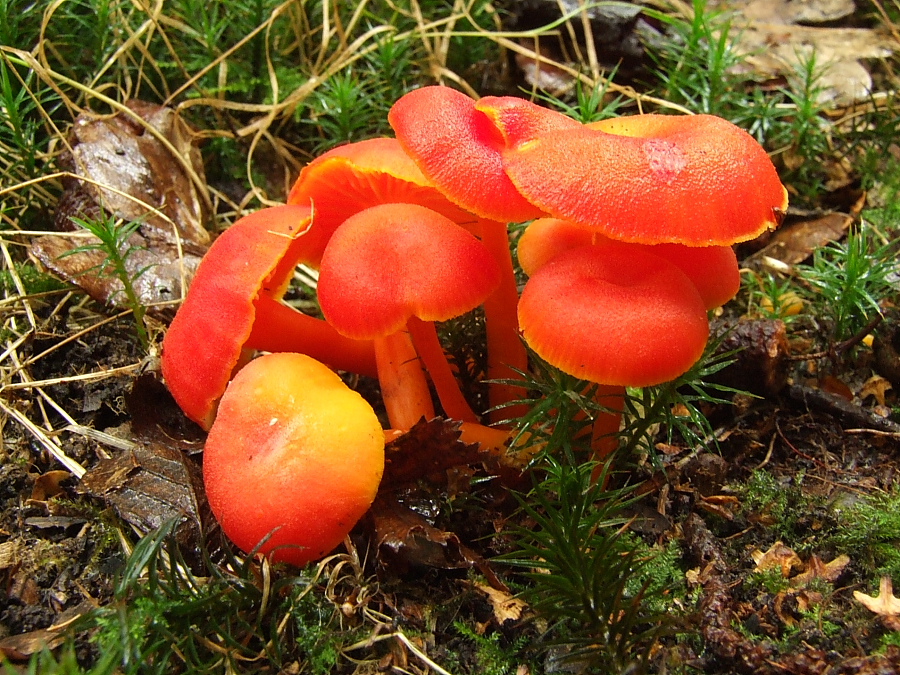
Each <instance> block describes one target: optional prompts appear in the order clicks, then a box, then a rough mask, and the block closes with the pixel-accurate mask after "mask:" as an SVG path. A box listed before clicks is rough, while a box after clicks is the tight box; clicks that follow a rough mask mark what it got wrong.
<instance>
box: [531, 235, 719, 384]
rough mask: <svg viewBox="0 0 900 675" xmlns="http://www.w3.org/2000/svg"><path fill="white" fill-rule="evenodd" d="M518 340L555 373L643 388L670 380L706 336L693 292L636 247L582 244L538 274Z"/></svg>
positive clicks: (705, 324)
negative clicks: (522, 341)
mask: <svg viewBox="0 0 900 675" xmlns="http://www.w3.org/2000/svg"><path fill="white" fill-rule="evenodd" d="M519 325H520V326H521V329H522V334H523V336H524V338H525V341H526V342H527V343H528V344H529V345H530V346H531V348H532V349H534V351H535V352H537V354H538V355H539V356H540V357H541V358H543V359H544V360H546V361H547V362H548V363H550V364H552V365H554V366H556V367H557V368H559V369H560V370H562V371H564V372H566V373H569V374H570V375H574V376H575V377H579V378H581V379H584V380H590V381H591V382H599V383H602V384H610V385H621V386H631V387H644V386H650V385H654V384H660V383H662V382H667V381H669V380H672V379H674V378H676V377H678V376H679V375H681V374H682V373H684V372H685V371H687V370H688V369H689V368H690V367H691V365H693V364H694V363H695V362H696V361H697V360H698V359H699V358H700V356H701V355H702V354H703V349H704V347H705V345H706V340H707V337H708V335H709V324H708V322H707V319H706V308H705V306H704V304H703V300H702V299H701V298H700V295H699V293H698V292H697V289H696V288H695V287H694V285H693V284H692V283H691V282H690V280H689V279H688V278H687V277H686V276H685V275H684V273H682V272H681V270H679V269H678V268H677V267H675V266H674V265H673V264H671V263H669V262H667V261H665V260H663V259H662V258H660V257H658V256H655V255H653V254H651V253H648V252H646V251H641V250H627V249H625V248H622V247H620V246H604V245H595V246H582V247H580V248H575V249H571V250H569V251H566V252H564V253H562V254H560V255H559V256H557V257H556V258H554V259H553V260H552V261H551V262H549V263H547V264H546V265H544V266H543V267H541V268H540V269H538V270H537V272H535V274H534V275H533V276H532V277H531V278H530V279H529V280H528V283H527V284H526V285H525V289H524V291H523V292H522V298H521V300H520V302H519Z"/></svg>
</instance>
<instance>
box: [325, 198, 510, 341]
mask: <svg viewBox="0 0 900 675" xmlns="http://www.w3.org/2000/svg"><path fill="white" fill-rule="evenodd" d="M499 282H500V272H499V270H498V267H497V264H496V262H495V261H494V259H493V258H492V257H491V255H490V252H489V251H488V250H487V249H486V248H485V247H484V245H483V244H482V243H481V242H480V241H478V239H476V238H475V237H474V236H473V235H472V234H471V233H469V232H467V231H466V230H464V229H463V228H461V227H459V226H458V225H456V224H455V223H454V222H453V221H451V220H449V219H448V218H445V217H444V216H442V215H440V214H439V213H436V212H434V211H431V210H430V209H427V208H425V207H423V206H418V205H416V204H384V205H381V206H374V207H372V208H369V209H366V210H365V211H361V212H360V213H358V214H356V215H355V216H352V217H350V218H348V219H347V221H346V222H344V224H343V225H341V226H340V227H339V228H338V229H337V230H336V231H335V233H334V236H332V238H331V241H330V242H329V244H328V248H326V249H325V255H324V256H323V257H322V267H321V270H320V273H319V285H318V293H319V304H320V305H321V307H322V313H323V314H324V315H325V318H326V319H327V320H328V322H329V323H330V324H331V325H333V326H334V327H335V328H336V329H337V331H338V332H339V333H341V334H343V335H346V336H347V337H351V338H355V339H374V338H377V337H381V336H385V335H389V334H391V333H395V332H397V331H399V330H401V329H402V328H403V327H404V326H405V325H406V323H407V321H408V319H409V318H410V317H411V316H416V317H418V318H419V319H422V320H424V321H446V320H448V319H451V318H453V317H456V316H459V315H461V314H464V313H465V312H468V311H470V310H472V309H474V308H475V307H477V306H478V305H480V304H481V303H482V302H484V300H485V298H487V296H488V295H490V293H491V292H492V291H493V290H494V289H495V288H496V287H497V284H498V283H499Z"/></svg>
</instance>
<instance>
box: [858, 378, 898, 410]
mask: <svg viewBox="0 0 900 675" xmlns="http://www.w3.org/2000/svg"><path fill="white" fill-rule="evenodd" d="M890 389H893V386H892V385H891V383H890V381H888V380H886V379H885V378H883V377H881V375H873V376H872V377H870V378H869V379H868V380H866V381H865V383H864V384H863V386H862V389H860V390H859V397H860V398H861V399H862V400H866V398H868V397H869V396H874V397H875V400H876V401H878V405H885V402H884V394H885V392H887V391H888V390H890Z"/></svg>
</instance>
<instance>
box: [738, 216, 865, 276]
mask: <svg viewBox="0 0 900 675" xmlns="http://www.w3.org/2000/svg"><path fill="white" fill-rule="evenodd" d="M852 222H853V218H852V217H851V216H849V215H847V214H846V213H829V214H827V215H824V216H822V217H821V218H815V219H814V220H804V221H802V222H798V223H793V224H791V225H788V226H786V227H782V228H781V229H779V230H777V231H776V232H775V233H774V234H772V236H771V238H770V239H769V243H768V244H766V246H765V248H763V249H761V250H760V251H758V252H756V253H755V254H753V260H765V259H766V258H774V259H775V260H778V261H780V262H782V263H785V264H786V265H796V264H797V263H801V262H803V261H804V260H806V259H807V258H809V257H810V256H811V255H812V254H813V253H814V252H815V251H816V250H818V249H820V248H822V247H823V246H825V245H826V244H829V243H831V242H833V241H838V240H839V239H841V238H842V237H843V236H844V234H845V233H846V232H847V230H848V229H849V227H850V225H851V223H852Z"/></svg>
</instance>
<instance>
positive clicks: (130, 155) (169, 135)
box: [72, 99, 210, 246]
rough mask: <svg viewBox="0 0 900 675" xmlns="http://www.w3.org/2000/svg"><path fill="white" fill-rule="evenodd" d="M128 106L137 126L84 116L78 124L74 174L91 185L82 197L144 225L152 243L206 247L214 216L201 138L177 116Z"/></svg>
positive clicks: (119, 117) (122, 118) (120, 118)
mask: <svg viewBox="0 0 900 675" xmlns="http://www.w3.org/2000/svg"><path fill="white" fill-rule="evenodd" d="M125 105H126V107H127V108H128V109H129V110H131V111H132V112H133V113H135V115H136V117H137V118H138V119H135V118H134V117H131V116H129V115H127V114H125V113H118V114H115V115H112V116H108V115H91V114H89V113H85V114H82V115H81V116H80V117H78V119H76V120H75V124H74V126H73V129H72V134H73V136H74V138H73V140H72V164H73V172H74V173H76V174H78V175H79V176H83V177H85V178H88V179H90V180H91V181H93V183H84V184H83V189H84V190H86V191H87V192H88V194H90V196H91V197H92V198H93V200H94V202H96V203H97V204H98V205H101V206H102V207H103V209H104V210H105V211H106V212H107V213H112V214H114V215H116V216H117V217H119V218H122V219H124V220H126V221H134V220H140V221H141V233H142V234H143V235H144V237H145V238H146V239H148V240H155V241H165V242H169V243H170V244H175V243H176V241H177V240H179V239H180V240H181V241H183V242H185V243H186V244H192V245H197V246H205V245H207V244H208V243H209V233H208V232H207V231H206V229H205V228H204V224H205V223H206V221H207V219H208V218H209V215H210V214H209V212H208V205H207V203H206V201H205V199H204V196H203V190H205V185H204V184H203V183H204V175H203V159H202V157H201V156H200V151H199V150H198V148H197V146H196V144H195V143H194V138H195V136H196V135H195V133H194V132H193V130H192V129H191V128H190V127H189V126H188V125H187V123H185V122H184V121H183V120H182V119H181V117H180V116H179V115H178V113H177V112H175V110H173V109H172V108H167V107H165V106H160V105H157V104H155V103H147V102H146V101H139V100H134V99H133V100H131V101H128V102H127V103H126V104H125ZM187 167H190V170H188V168H187ZM191 173H193V174H194V176H196V177H197V179H198V180H199V181H201V185H197V184H196V183H195V181H194V180H193V179H192V177H191ZM94 183H96V185H95V184H94ZM148 206H149V207H152V208H153V209H155V210H156V211H158V212H160V213H162V214H163V216H160V215H157V214H156V213H154V212H153V211H151V210H150V209H148V208H147V207H148ZM173 223H174V229H173Z"/></svg>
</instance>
